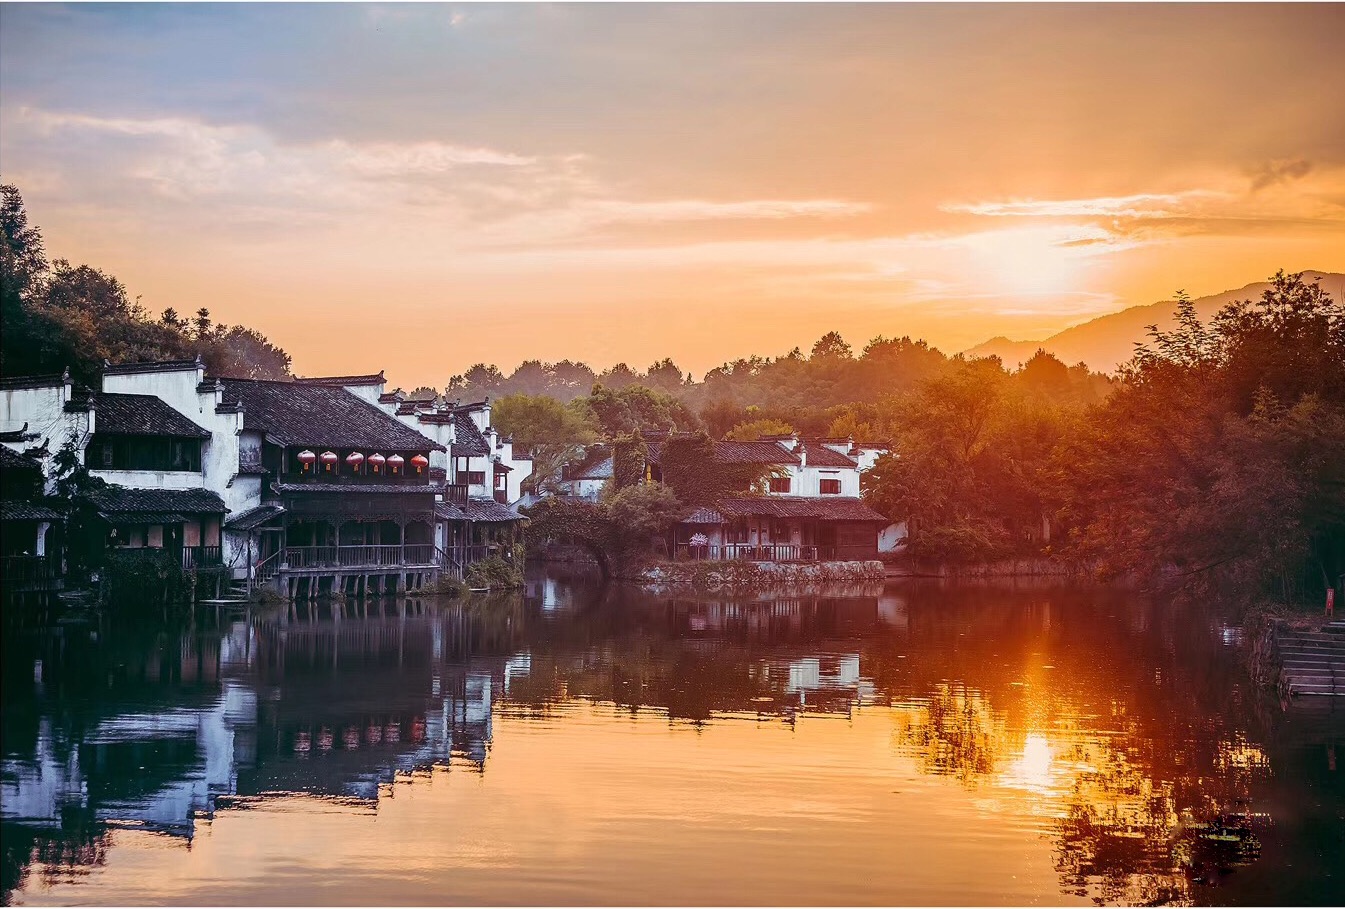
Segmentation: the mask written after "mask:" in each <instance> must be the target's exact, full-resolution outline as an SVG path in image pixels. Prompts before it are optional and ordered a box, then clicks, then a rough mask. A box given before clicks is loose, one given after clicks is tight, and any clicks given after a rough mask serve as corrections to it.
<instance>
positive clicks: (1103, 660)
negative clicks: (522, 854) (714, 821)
mask: <svg viewBox="0 0 1345 909" xmlns="http://www.w3.org/2000/svg"><path fill="white" fill-rule="evenodd" d="M827 594H828V595H826V596H807V597H793V598H781V597H761V598H757V599H755V600H728V599H712V598H668V597H655V596H650V595H647V594H642V593H639V592H635V591H630V590H626V589H622V588H619V587H614V586H607V587H602V586H598V585H594V584H593V583H591V582H590V581H588V580H587V579H585V578H583V577H567V576H566V575H564V574H561V573H555V572H553V573H550V574H546V575H542V576H538V577H536V578H534V579H532V580H531V581H530V584H529V587H528V590H527V591H526V593H525V594H524V595H521V596H520V595H515V596H502V597H496V598H494V599H492V600H484V601H473V602H471V603H468V604H466V605H455V604H453V603H451V602H450V603H437V602H433V601H428V600H425V601H416V600H410V601H402V602H391V601H389V602H382V603H377V602H375V603H372V604H368V605H350V606H343V607H330V606H328V607H313V608H304V607H301V608H298V609H282V610H278V611H271V612H262V613H257V614H245V615H239V616H235V617H231V618H223V619H218V620H217V619H216V618H215V617H213V616H209V615H200V616H197V617H195V619H194V620H191V621H188V622H187V623H185V624H182V625H179V626H175V627H173V626H166V625H165V624H163V623H162V622H139V623H137V622H134V621H131V620H128V619H122V620H121V621H118V622H108V621H107V620H101V621H85V622H66V623H55V624H43V625H39V626H36V627H30V628H12V629H10V631H9V633H7V634H6V635H5V659H4V673H5V676H4V706H5V710H4V713H3V734H4V742H3V745H4V758H3V762H4V763H3V779H2V780H0V786H2V787H3V788H2V789H0V795H2V796H3V801H2V805H3V818H4V820H3V830H4V894H5V899H6V901H7V902H8V901H10V900H11V898H21V899H23V900H24V901H32V900H34V899H35V898H37V897H38V896H40V895H41V894H42V893H43V892H47V891H46V889H45V888H51V889H50V893H52V894H56V893H58V892H60V888H61V887H63V886H65V885H68V884H72V883H75V884H76V885H77V886H79V887H81V888H82V889H81V890H79V891H78V894H79V896H78V897H67V898H79V899H81V900H83V901H90V902H97V901H98V900H99V896H98V890H97V888H98V887H99V882H100V880H101V879H102V878H100V874H103V872H102V871H101V870H100V868H101V866H103V865H104V864H106V863H107V862H108V861H109V856H110V855H112V856H114V857H115V852H116V850H118V849H120V848H123V847H121V846H119V845H118V844H119V843H122V842H123V841H124V839H123V836H122V833H126V834H134V833H136V832H141V833H147V832H152V833H153V834H155V835H156V836H159V837H160V838H163V840H164V842H169V843H172V842H176V843H179V844H181V846H183V847H184V848H188V847H190V844H191V842H192V839H193V837H194V836H196V835H197V834H198V832H199V830H200V829H201V825H203V824H204V825H209V824H210V822H211V819H212V818H216V817H218V816H220V814H219V813H220V812H224V813H225V814H227V813H228V812H236V811H240V810H244V809H259V808H260V809H265V808H267V806H269V805H273V804H280V803H282V802H283V803H284V804H286V805H287V806H288V805H291V804H292V801H291V800H292V799H293V797H294V796H295V795H296V794H298V795H300V796H302V797H305V798H309V799H310V801H308V802H300V803H293V804H297V805H299V807H298V808H295V809H294V810H300V811H309V812H313V811H319V810H324V811H325V810H339V811H343V812H351V811H354V812H356V813H359V812H372V811H374V810H375V809H376V808H377V807H378V805H379V803H380V801H381V800H384V799H389V798H392V797H393V796H394V795H395V793H396V791H397V787H398V786H399V785H404V784H409V785H411V786H413V787H414V786H428V785H431V784H432V782H433V779H434V777H435V775H436V774H444V773H448V774H455V773H467V774H471V775H475V776H481V777H482V779H483V780H485V781H493V780H494V777H493V775H492V773H491V770H490V766H491V757H490V755H491V750H492V747H493V744H494V737H495V735H496V729H497V727H498V728H508V729H509V730H511V734H514V735H524V734H527V735H533V734H541V735H549V734H554V733H555V732H557V731H560V730H562V729H564V728H566V724H576V723H582V724H600V725H601V726H602V734H603V736H605V738H603V739H602V740H603V741H608V742H614V741H617V739H614V738H611V737H612V736H621V735H623V734H624V733H622V732H621V730H622V729H625V728H635V727H629V726H620V725H615V724H622V723H626V724H629V723H632V722H634V723H637V724H648V723H654V724H663V725H665V726H668V725H671V726H672V727H674V728H676V727H681V726H686V727H690V728H692V729H702V730H708V731H712V730H715V729H720V728H727V727H726V726H725V724H733V723H751V724H767V725H778V726H783V727H785V728H794V727H795V726H797V725H798V724H800V723H811V722H813V721H826V720H831V721H836V720H839V721H841V723H842V725H841V726H837V727H834V728H835V732H833V733H830V735H831V738H830V739H829V740H828V741H829V742H830V743H831V744H830V745H829V747H830V748H831V749H832V750H831V751H830V752H829V754H831V755H833V757H834V760H835V761H841V762H842V763H843V766H844V774H843V775H842V776H841V777H840V778H839V779H840V780H841V782H839V783H837V782H831V783H828V782H826V781H824V780H821V779H819V780H817V781H816V785H817V787H818V791H817V792H816V793H815V796H816V797H817V798H820V799H825V798H827V797H829V796H830V797H834V798H840V797H841V796H840V792H839V790H837V789H836V788H835V787H836V786H845V785H847V782H846V781H847V780H849V782H850V783H853V785H854V786H855V787H859V786H860V785H861V784H863V785H870V784H873V783H874V782H875V781H877V782H878V783H881V782H882V779H885V778H886V777H883V776H882V775H883V774H891V773H903V772H906V771H905V770H903V768H910V772H912V773H914V774H916V775H917V776H924V777H925V778H927V779H931V780H933V779H938V778H942V779H944V780H945V781H946V782H945V783H944V785H946V786H949V787H953V788H952V789H949V790H945V795H944V796H942V798H943V799H945V800H946V801H947V803H948V805H949V806H950V807H949V808H948V810H949V812H953V811H954V810H956V811H959V812H962V814H960V815H958V817H957V818H956V819H955V820H952V821H947V822H946V823H957V824H963V825H965V827H966V830H965V833H964V834H958V833H954V836H957V835H964V836H965V837H966V838H967V839H968V840H970V839H972V838H975V837H977V836H981V835H982V831H981V830H979V829H978V826H979V825H985V824H990V825H1000V826H1001V827H1002V828H1003V831H1002V832H1003V833H1004V835H1005V838H1006V842H1007V841H1016V842H1018V843H1019V845H1020V846H1022V847H1023V848H1031V847H1032V844H1033V843H1034V842H1038V841H1040V842H1042V843H1043V844H1044V845H1045V846H1046V847H1047V848H1048V849H1049V853H1050V857H1049V861H1050V864H1051V866H1053V868H1054V873H1055V876H1056V890H1055V894H1056V898H1057V899H1060V898H1083V899H1088V900H1092V901H1095V902H1105V903H1193V902H1195V903H1199V902H1210V901H1215V902H1252V903H1256V902H1328V903H1329V902H1332V900H1333V899H1338V897H1340V896H1341V895H1342V891H1341V886H1342V885H1341V878H1340V875H1341V869H1340V868H1339V867H1338V861H1339V856H1340V855H1342V854H1345V791H1343V787H1342V782H1341V776H1340V774H1339V773H1338V772H1337V771H1336V770H1335V769H1334V762H1333V761H1332V760H1331V756H1332V755H1334V753H1335V749H1337V748H1339V746H1340V745H1342V744H1345V742H1343V741H1342V739H1343V738H1345V728H1343V726H1342V723H1341V718H1340V716H1339V714H1331V713H1322V714H1319V715H1306V716H1303V715H1289V714H1285V713H1283V712H1282V711H1281V710H1280V709H1279V707H1278V705H1276V704H1273V703H1268V702H1266V701H1265V700H1264V699H1263V698H1262V697H1261V696H1260V695H1259V693H1258V692H1256V691H1254V690H1252V689H1251V688H1250V687H1249V686H1248V685H1247V683H1246V682H1245V681H1244V678H1243V674H1242V672H1241V671H1240V670H1239V668H1238V666H1237V665H1236V661H1235V660H1234V659H1233V655H1232V652H1231V650H1230V649H1229V647H1228V646H1227V637H1228V636H1227V634H1226V633H1225V631H1226V629H1225V627H1224V626H1222V625H1221V624H1220V622H1219V621H1217V620H1216V619H1215V618H1214V617H1203V616H1195V615H1192V614H1190V613H1176V612H1175V611H1173V610H1171V609H1165V608H1164V607H1163V606H1162V604H1154V603H1150V602H1145V601H1143V600H1140V599H1138V598H1135V597H1131V596H1126V595H1124V594H1122V593H1119V592H1115V591H1099V590H1092V591H1078V590H1067V589H1060V588H1050V587H1041V588H1037V587H1033V586H1020V587H1015V588H1002V587H1001V588H996V587H991V586H964V587H947V586H939V585H928V584H892V585H886V586H884V585H881V584H880V585H877V586H867V587H864V586H860V587H853V588H847V589H840V590H831V591H828V592H827ZM580 705H594V706H595V707H596V708H600V709H597V710H594V709H586V710H585V711H583V712H582V713H581V712H579V706H580ZM862 717H863V718H875V717H876V718H886V721H887V722H888V724H889V728H890V732H889V733H888V744H887V748H886V754H882V753H878V754H873V753H866V752H865V751H863V748H864V745H863V744H862V742H863V741H864V740H863V737H862V736H861V735H860V733H859V731H858V730H859V727H857V726H855V725H854V724H856V723H857V722H859V720H860V719H861V718H862ZM866 722H867V720H866ZM865 728H867V727H865ZM529 730H531V731H529ZM847 730H854V731H850V732H847ZM597 740H598V739H597V738H596V737H595V739H594V741H595V742H596V741H597ZM852 742H853V745H851V744H848V743H852ZM594 747H598V746H597V745H595V746H594ZM800 747H801V746H800ZM562 759H569V760H573V759H574V756H573V755H569V754H566V755H558V757H557V760H562ZM645 760H647V764H646V765H644V766H636V767H628V766H627V767H623V768H622V770H623V772H624V773H626V774H628V775H629V778H623V779H622V780H621V781H615V780H614V781H613V782H612V784H611V785H612V789H613V791H612V793H611V796H612V798H613V799H614V800H617V801H620V799H621V798H623V797H631V798H637V799H638V798H639V797H640V796H641V794H643V793H647V792H652V791H653V790H652V787H649V786H648V785H647V783H648V782H649V780H651V779H652V778H653V776H654V775H657V774H662V775H664V776H666V775H668V773H669V771H670V767H669V765H668V764H667V761H669V760H671V758H665V757H662V756H661V755H660V753H659V751H658V750H657V749H656V748H655V749H654V750H650V751H649V752H648V753H647V755H645ZM833 763H834V761H833ZM889 765H890V766H889ZM893 768H895V769H893ZM706 769H707V770H709V769H711V768H706ZM504 772H505V773H506V774H511V773H514V772H515V771H512V770H506V771H504ZM641 773H647V774H648V775H649V776H648V778H646V779H644V780H642V779H641V777H640V774H641ZM847 775H848V776H847ZM757 782H758V783H759V784H760V785H762V786H763V787H765V786H766V784H767V782H768V781H767V780H764V779H762V780H758V781H757ZM776 782H779V781H776ZM517 784H518V778H517V777H515V776H508V775H507V776H506V777H505V778H504V779H503V780H502V781H501V782H499V783H496V784H495V785H500V786H514V785H517ZM619 786H627V787H630V788H629V792H622V791H617V790H618V787H619ZM828 786H829V787H832V788H826V787H828ZM959 792H960V793H964V794H965V796H969V798H968V797H965V796H963V795H958V794H957V793H959ZM594 797H595V798H596V796H594ZM650 797H651V798H652V797H653V796H650ZM305 806H307V807H305ZM667 810H669V811H671V812H672V815H671V816H673V817H676V816H677V814H676V810H675V809H674V808H672V807H669V808H668V809H667ZM869 810H871V811H874V812H877V811H879V810H880V809H878V808H872V809H869ZM878 816H879V815H878V814H875V815H874V816H873V817H874V824H875V825H876V824H877V818H878ZM458 821H459V822H460V823H464V824H470V823H471V822H472V818H471V817H462V818H459V819H458ZM1019 831H1021V833H1019ZM800 832H802V831H800ZM370 835H371V836H374V837H375V838H377V837H384V838H386V839H385V841H379V845H380V846H382V847H383V848H385V849H386V850H387V851H388V852H389V853H392V854H396V853H397V852H398V850H402V849H407V848H414V847H415V843H414V840H412V841H411V842H410V843H409V844H408V843H407V842H406V841H405V840H406V837H407V836H409V835H410V834H408V833H403V832H399V831H398V830H396V829H384V830H382V831H379V832H377V833H374V834H370ZM662 835H664V836H668V837H674V836H675V835H676V831H675V829H674V830H670V829H668V828H667V827H666V825H665V827H664V828H663V830H662ZM854 835H855V836H858V837H864V836H865V834H864V833H863V831H862V830H859V829H857V830H856V831H855V833H854ZM869 838H870V839H872V838H873V837H872V836H870V837H869ZM1015 838H1016V840H1015ZM126 842H132V841H126ZM134 842H138V840H136V841H134ZM1024 844H1025V845H1024ZM894 845H898V844H894ZM127 848H130V847H127ZM159 861H163V862H172V861H174V859H173V858H172V857H171V855H169V856H164V857H161V858H160V859H159ZM788 871H789V869H788V868H787V867H781V868H762V869H758V873H760V874H761V875H762V877H761V879H760V880H759V881H757V882H756V883H757V884H758V885H759V889H757V890H754V891H751V892H753V893H757V894H760V898H759V900H757V901H760V902H781V901H782V900H784V901H792V900H790V899H789V897H788V896H787V895H786V896H783V897H782V896H780V895H779V894H778V893H777V892H776V891H774V890H772V889H771V888H772V887H773V886H776V885H777V884H776V883H772V880H775V881H777V882H778V881H779V880H781V879H787V878H788V873H787V872H788ZM944 872H945V876H946V878H947V880H946V882H945V884H946V887H947V889H946V890H945V891H943V892H945V893H948V894H954V895H955V894H958V893H959V892H961V891H959V890H958V889H957V887H958V884H959V881H960V880H962V879H964V878H965V876H966V869H965V868H959V867H957V866H956V863H954V862H951V861H950V862H949V864H948V867H947V868H946V869H944ZM607 873H609V874H612V873H616V872H611V871H609V872H607ZM743 873H744V874H748V872H746V871H744V872H743ZM575 874H576V875H578V874H579V872H577V871H576V872H575ZM505 880H506V882H501V881H496V882H495V886H496V887H500V886H507V879H505ZM752 883H753V881H752V880H751V875H750V874H748V879H747V881H746V885H751V884H752ZM570 885H571V886H573V887H577V886H578V878H576V881H571V882H570ZM651 886H652V885H651ZM852 886H860V887H861V889H858V890H855V891H853V893H852V894H851V899H853V900H857V901H867V902H903V901H921V900H918V899H908V898H905V895H904V892H903V891H901V890H900V889H895V888H899V883H896V882H893V881H890V880H878V879H875V880H874V882H873V883H872V885H871V886H872V889H870V890H864V889H862V886H861V885H852ZM1215 887H1219V888H1220V889H1219V890H1217V891H1216V890H1214V889H1213V888H1215ZM492 892H496V893H498V892H500V891H498V890H497V891H492ZM558 892H561V893H569V894H570V898H569V899H563V898H561V897H556V896H555V893H553V892H550V891H548V893H551V896H552V897H553V898H552V899H550V900H547V899H542V900H541V901H543V902H547V901H577V902H593V901H595V900H596V899H597V895H595V894H593V893H585V892H584V891H582V890H570V891H558ZM628 892H629V893H633V894H635V895H634V896H633V897H632V898H631V901H634V902H649V901H652V902H662V901H665V900H667V899H670V898H671V899H672V900H673V901H675V902H698V901H701V900H700V899H699V898H698V894H695V893H685V894H682V893H676V894H669V893H666V892H659V891H655V890H652V889H651V890H650V891H648V892H647V893H645V894H644V896H645V898H644V899H640V898H639V894H640V891H639V890H638V889H637V890H633V891H628ZM795 892H797V891H795ZM820 892H822V893H826V892H830V891H820ZM992 892H993V891H992ZM433 893H434V891H433V890H427V891H425V892H424V893H422V895H421V896H420V897H419V898H420V899H433ZM720 895H721V896H722V894H720ZM1044 896H1045V897H1046V898H1048V899H1050V894H1044ZM414 898H415V896H414V893H413V894H412V899H414ZM494 898H495V899H499V898H500V897H499V896H496V897H494ZM504 898H505V899H506V900H508V901H528V900H527V897H526V896H521V895H520V896H517V897H509V896H505V897H504ZM799 898H802V897H799ZM286 899H287V900H293V899H296V898H295V897H287V898H286ZM297 899H298V901H300V902H303V901H305V900H304V899H303V898H302V897H297ZM372 899H373V901H380V900H379V899H378V898H377V897H376V896H375V897H372ZM968 900H969V901H975V900H972V899H971V898H970V897H968ZM319 901H321V900H319ZM710 901H715V900H713V899H711V900H710ZM724 901H732V900H724ZM746 901H752V899H751V898H748V899H747V900H746ZM813 901H822V902H825V901H828V900H827V899H825V898H822V899H820V900H813Z"/></svg>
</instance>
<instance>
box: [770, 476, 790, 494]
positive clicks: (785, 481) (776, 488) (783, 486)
mask: <svg viewBox="0 0 1345 909" xmlns="http://www.w3.org/2000/svg"><path fill="white" fill-rule="evenodd" d="M791 482H792V481H791V480H790V478H789V477H771V492H789V487H790V483H791Z"/></svg>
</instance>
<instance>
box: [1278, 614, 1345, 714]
mask: <svg viewBox="0 0 1345 909" xmlns="http://www.w3.org/2000/svg"><path fill="white" fill-rule="evenodd" d="M1337 624H1340V625H1342V626H1343V627H1345V623H1329V624H1328V625H1326V626H1325V628H1324V629H1323V630H1322V631H1320V632H1313V631H1291V630H1288V629H1280V630H1279V631H1278V632H1277V634H1276V642H1275V643H1276V648H1277V650H1278V652H1279V657H1280V690H1281V691H1282V692H1284V693H1285V694H1288V695H1289V696H1291V697H1296V696H1311V697H1345V634H1341V633H1339V632H1337V631H1336V630H1335V629H1334V627H1333V626H1334V625H1337Z"/></svg>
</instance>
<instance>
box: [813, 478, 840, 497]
mask: <svg viewBox="0 0 1345 909" xmlns="http://www.w3.org/2000/svg"><path fill="white" fill-rule="evenodd" d="M817 491H818V492H819V493H821V494H822V495H824V496H838V495H840V494H841V481H840V480H818V481H817Z"/></svg>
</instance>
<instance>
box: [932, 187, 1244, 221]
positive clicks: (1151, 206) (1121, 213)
mask: <svg viewBox="0 0 1345 909" xmlns="http://www.w3.org/2000/svg"><path fill="white" fill-rule="evenodd" d="M1217 195H1219V194H1218V193H1213V192H1210V191H1208V190H1199V189H1194V190H1187V191H1186V192H1181V193H1137V194H1135V195H1131V196H1100V197H1097V198H1092V199H1058V200H1057V199H1045V200H1043V199H1013V200H1009V201H1006V202H975V203H967V202H952V203H947V204H944V205H941V206H939V207H940V209H942V210H943V211H946V212H953V213H959V214H970V215H985V216H988V217H1001V218H1002V217H1019V218H1091V217H1123V218H1155V217H1159V218H1161V217H1168V216H1170V215H1172V214H1175V213H1176V212H1178V211H1180V210H1181V209H1183V208H1185V207H1186V206H1187V205H1189V203H1190V202H1191V201H1193V200H1197V199H1200V198H1203V197H1212V196H1217Z"/></svg>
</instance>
